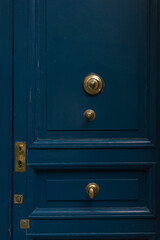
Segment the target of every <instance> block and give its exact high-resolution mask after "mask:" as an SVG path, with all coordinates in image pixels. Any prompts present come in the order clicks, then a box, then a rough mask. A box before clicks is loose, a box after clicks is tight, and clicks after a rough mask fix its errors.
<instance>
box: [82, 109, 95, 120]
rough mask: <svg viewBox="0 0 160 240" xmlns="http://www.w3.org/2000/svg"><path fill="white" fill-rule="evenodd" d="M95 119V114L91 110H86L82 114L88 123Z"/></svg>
mask: <svg viewBox="0 0 160 240" xmlns="http://www.w3.org/2000/svg"><path fill="white" fill-rule="evenodd" d="M95 117H96V114H95V112H94V111H93V110H92V109H88V110H86V111H85V112H84V118H85V119H86V121H88V122H90V121H93V120H94V119H95Z"/></svg>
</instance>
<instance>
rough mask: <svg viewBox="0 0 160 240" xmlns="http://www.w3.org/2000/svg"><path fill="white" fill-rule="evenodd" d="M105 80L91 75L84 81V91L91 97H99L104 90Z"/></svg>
mask: <svg viewBox="0 0 160 240" xmlns="http://www.w3.org/2000/svg"><path fill="white" fill-rule="evenodd" d="M103 85H104V84H103V80H102V78H101V77H99V76H98V75H96V74H90V75H88V76H87V77H85V79H84V81H83V88H84V91H85V92H86V93H88V94H90V95H97V94H98V93H100V92H101V91H102V89H103Z"/></svg>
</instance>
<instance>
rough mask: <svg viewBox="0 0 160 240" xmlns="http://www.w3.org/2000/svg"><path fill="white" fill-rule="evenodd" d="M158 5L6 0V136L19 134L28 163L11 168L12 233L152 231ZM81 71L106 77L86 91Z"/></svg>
mask: <svg viewBox="0 0 160 240" xmlns="http://www.w3.org/2000/svg"><path fill="white" fill-rule="evenodd" d="M157 11H158V8H157V1H156V0H148V1H146V0H142V1H139V0H135V1H128V0H124V1H117V0H114V1H113V0H112V1H110V0H109V1H104V0H102V1H95V0H93V1H91V0H86V1H82V0H77V1H75V0H74V1H73V0H68V1H66V0H60V1H59V0H29V1H26V0H15V1H14V19H15V20H14V30H15V32H14V54H15V55H14V67H15V69H14V142H15V141H25V142H26V144H27V165H26V167H27V168H26V173H14V181H13V192H14V193H21V194H24V200H25V201H24V204H22V205H20V206H16V205H14V206H13V240H24V239H28V240H30V239H32V240H34V239H43V240H47V239H71V238H72V239H82V238H83V239H91V238H92V239H97V238H103V239H107V238H108V239H109V238H115V239H116V240H117V239H131V240H133V239H136V240H140V239H141V240H142V239H143V240H144V239H145V240H146V239H147V240H151V239H152V240H155V239H157V240H159V236H160V228H159V222H160V214H159V213H160V205H159V202H160V193H159V184H160V174H159V170H160V166H159V165H160V163H159V159H160V158H159V157H160V156H159V152H160V151H159V150H160V125H159V122H160V114H159V109H160V95H159V92H160V84H159V81H158V78H157V77H158V54H157V53H158V41H159V38H158V41H157V29H158V26H157V23H158V17H157ZM100 13H101V14H100ZM93 16H94V18H93ZM92 23H93V25H92ZM103 24H104V25H103ZM95 32H96V33H97V34H99V36H101V38H99V37H98V35H94V33H95ZM93 35H94V36H95V37H92V38H90V36H93ZM95 42H96V43H97V44H95ZM105 44H106V45H105ZM77 46H78V47H77ZM88 50H89V52H87V51H88ZM94 51H95V54H94ZM97 56H98V57H97ZM89 72H97V73H98V74H99V75H101V76H102V77H103V79H104V81H105V88H104V90H103V92H102V94H101V95H99V96H97V97H95V98H94V97H90V96H88V95H86V94H85V93H84V92H83V89H82V82H83V77H85V75H86V74H87V73H89ZM75 76H76V78H75ZM129 83H131V84H129ZM127 100H128V101H127ZM89 107H92V108H94V107H95V110H96V113H97V118H96V121H95V122H93V123H91V125H89V124H86V122H85V121H84V119H83V111H84V110H86V108H89ZM62 113H63V114H62ZM73 113H74V114H73ZM99 116H100V117H99ZM102 116H104V119H102ZM74 117H75V119H74ZM101 119H102V121H101ZM94 181H95V182H97V183H98V184H99V186H100V193H99V195H98V196H96V197H95V199H94V200H93V201H92V200H90V199H89V198H88V196H87V193H86V192H85V185H87V184H88V183H89V182H94ZM117 182H119V183H120V184H119V185H117ZM76 187H77V188H78V189H79V191H78V190H77V188H76ZM67 188H69V190H67ZM75 188H76V189H75ZM107 189H108V191H107ZM55 194H56V196H55ZM107 194H109V195H107ZM22 218H28V219H29V220H30V228H29V229H28V230H27V231H26V230H21V229H20V227H19V221H20V219H22Z"/></svg>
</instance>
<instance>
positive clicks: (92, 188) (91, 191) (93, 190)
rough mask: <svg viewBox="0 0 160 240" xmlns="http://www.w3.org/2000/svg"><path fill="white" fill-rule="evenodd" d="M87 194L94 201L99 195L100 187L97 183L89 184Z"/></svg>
mask: <svg viewBox="0 0 160 240" xmlns="http://www.w3.org/2000/svg"><path fill="white" fill-rule="evenodd" d="M86 192H87V194H88V195H89V197H90V198H91V199H93V198H94V197H95V196H96V195H97V194H98V193H99V186H98V185H97V184H96V183H89V184H88V185H87V187H86Z"/></svg>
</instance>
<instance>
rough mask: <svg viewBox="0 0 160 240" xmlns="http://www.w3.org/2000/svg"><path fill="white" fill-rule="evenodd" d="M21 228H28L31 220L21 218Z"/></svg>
mask: <svg viewBox="0 0 160 240" xmlns="http://www.w3.org/2000/svg"><path fill="white" fill-rule="evenodd" d="M20 228H21V229H28V228H29V220H28V219H21V220H20Z"/></svg>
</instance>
